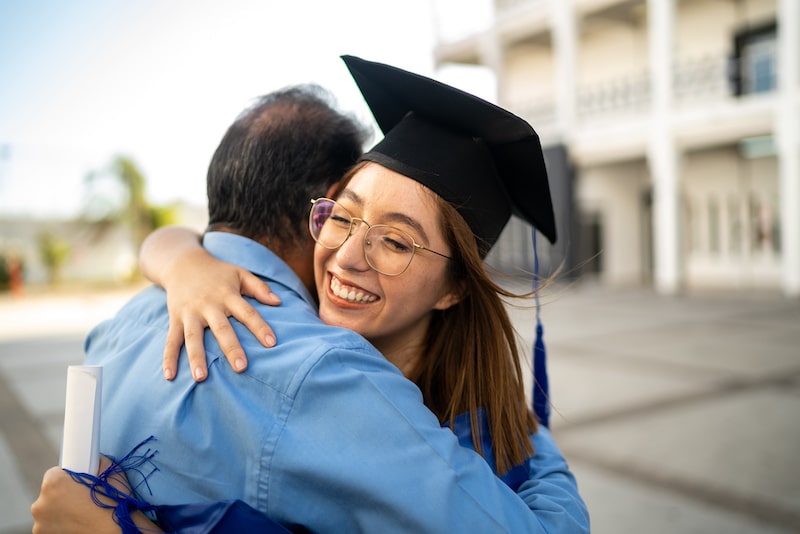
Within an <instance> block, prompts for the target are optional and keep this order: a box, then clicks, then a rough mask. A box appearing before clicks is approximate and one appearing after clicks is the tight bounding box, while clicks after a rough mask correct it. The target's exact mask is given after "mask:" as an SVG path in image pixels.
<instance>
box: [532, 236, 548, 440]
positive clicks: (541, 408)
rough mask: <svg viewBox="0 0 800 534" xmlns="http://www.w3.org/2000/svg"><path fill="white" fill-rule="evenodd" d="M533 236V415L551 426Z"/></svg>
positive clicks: (537, 257) (541, 422)
mask: <svg viewBox="0 0 800 534" xmlns="http://www.w3.org/2000/svg"><path fill="white" fill-rule="evenodd" d="M531 234H532V235H533V291H534V299H535V302H536V340H535V341H534V344H533V413H534V414H535V415H536V418H537V419H538V420H539V423H540V424H542V425H544V426H546V427H549V426H550V402H549V398H550V393H549V390H550V386H549V384H548V381H547V352H546V350H545V347H544V328H543V327H542V319H541V315H540V312H541V305H540V303H539V251H538V247H537V246H536V229H535V228H533V229H531Z"/></svg>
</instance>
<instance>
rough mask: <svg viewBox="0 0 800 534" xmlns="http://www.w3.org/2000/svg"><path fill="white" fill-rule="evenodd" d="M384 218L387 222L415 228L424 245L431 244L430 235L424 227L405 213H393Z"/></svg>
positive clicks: (385, 215)
mask: <svg viewBox="0 0 800 534" xmlns="http://www.w3.org/2000/svg"><path fill="white" fill-rule="evenodd" d="M383 218H385V219H386V220H387V221H390V222H395V223H398V222H399V223H404V224H406V225H408V226H410V227H411V228H413V229H414V230H415V231H416V232H417V233H418V234H419V238H420V239H421V240H422V241H423V242H424V243H429V242H430V240H429V239H428V234H426V233H425V230H424V229H423V228H422V225H421V224H420V223H418V222H417V221H416V219H414V218H412V217H409V216H408V215H406V214H405V213H400V212H396V211H391V212H389V213H386V214H384V216H383Z"/></svg>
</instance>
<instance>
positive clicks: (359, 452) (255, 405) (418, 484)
mask: <svg viewBox="0 0 800 534" xmlns="http://www.w3.org/2000/svg"><path fill="white" fill-rule="evenodd" d="M204 246H205V247H206V248H207V249H208V250H209V251H210V252H211V253H212V254H214V255H215V256H217V257H219V258H221V259H223V260H225V261H228V262H231V263H234V264H237V265H239V266H241V267H243V268H245V269H248V270H250V271H252V272H254V273H256V274H258V275H259V276H261V277H262V278H264V279H265V280H266V281H267V282H268V283H269V284H270V286H271V288H272V290H273V291H274V292H275V293H277V294H278V295H279V296H280V298H281V299H282V304H281V306H279V307H269V306H263V305H260V304H259V303H257V302H252V303H253V305H254V306H255V307H256V308H257V309H258V311H259V312H260V313H261V314H262V315H263V316H264V318H265V319H266V320H267V322H268V323H269V324H270V326H271V327H272V328H273V330H274V331H275V333H276V336H277V338H278V345H277V346H276V347H274V348H272V349H265V348H264V347H263V346H262V345H261V344H260V343H259V342H258V341H257V340H256V339H255V338H254V337H253V336H252V334H250V333H249V332H248V331H247V330H246V328H244V327H243V326H242V325H241V324H239V323H238V322H236V321H233V324H234V328H235V330H236V333H237V335H238V336H239V339H240V340H241V343H242V346H243V348H244V349H245V351H246V353H247V354H248V360H249V366H248V369H247V371H246V372H244V373H242V374H241V375H240V374H237V373H235V372H233V370H232V369H231V368H230V366H229V365H228V363H227V361H226V360H225V359H224V356H223V354H222V351H221V350H220V348H219V345H218V344H217V342H216V339H215V338H214V337H213V335H211V334H210V333H207V334H206V337H205V340H204V342H205V347H206V351H207V358H208V363H209V375H208V378H207V379H206V381H205V382H204V383H201V384H198V383H195V382H194V380H193V379H192V377H191V373H190V371H189V366H188V359H187V357H186V354H185V352H184V353H183V354H182V357H181V364H180V368H179V371H178V376H177V377H176V379H175V380H174V381H172V382H167V381H165V380H164V379H163V377H162V370H161V369H162V365H161V363H162V354H163V349H164V343H165V341H166V334H167V326H168V318H167V308H166V298H165V294H164V292H163V291H162V290H161V289H158V288H155V287H152V288H148V289H146V290H144V291H143V292H142V293H140V294H139V295H137V296H136V297H134V298H133V299H132V300H131V301H130V302H129V303H127V304H126V305H125V306H124V307H123V308H122V309H121V310H120V312H119V313H118V314H117V316H116V317H115V318H113V319H111V320H109V321H106V322H104V323H101V324H100V325H98V326H97V327H96V328H95V329H94V330H92V332H91V333H90V335H89V337H88V339H87V341H86V354H87V363H91V364H100V365H103V366H104V372H103V411H102V421H101V435H102V437H101V450H102V451H103V452H104V453H107V454H110V455H112V456H117V457H119V456H121V455H124V454H125V453H127V452H128V451H129V450H131V449H132V448H133V447H134V446H135V445H136V444H137V443H139V442H140V441H141V440H142V439H144V438H146V437H147V436H149V435H154V436H155V437H156V438H157V441H156V442H154V443H153V444H152V447H154V448H155V449H158V453H157V455H156V456H155V458H154V460H155V463H156V464H157V465H158V468H159V470H158V471H157V472H155V473H152V474H150V475H149V476H148V478H147V486H149V490H150V492H151V493H150V492H148V490H147V487H146V486H145V485H140V486H138V492H139V494H140V496H141V497H142V498H144V499H146V500H148V501H150V502H152V503H155V504H181V503H187V502H195V501H207V500H222V499H241V500H243V501H245V502H246V503H248V504H250V505H251V506H253V507H255V508H257V509H258V510H260V511H262V512H265V513H266V514H267V515H269V516H270V517H272V518H273V519H276V520H278V521H280V522H282V523H284V524H302V525H305V526H306V527H307V528H309V529H310V530H312V531H316V532H359V531H360V532H497V531H513V532H583V531H588V515H587V513H586V508H585V506H584V504H583V501H582V500H581V498H580V496H579V495H578V491H577V487H576V484H575V480H574V478H573V476H572V474H571V473H570V471H569V469H568V467H567V465H566V462H565V461H564V458H563V456H562V455H561V453H560V452H559V451H558V449H557V447H556V446H555V443H554V442H553V441H552V438H551V437H550V434H549V433H548V432H547V431H546V430H544V429H543V430H542V431H540V432H539V433H538V434H537V435H536V436H533V437H532V439H533V443H534V446H535V447H536V451H537V454H536V456H534V458H532V459H531V461H530V462H529V470H530V480H529V481H527V482H525V483H523V484H522V486H520V488H519V489H518V490H517V493H516V494H515V493H514V492H513V491H511V490H510V489H509V488H508V487H507V486H506V485H505V484H504V483H503V482H502V481H500V480H499V479H498V478H497V477H495V476H494V475H493V473H492V471H491V469H490V468H489V466H488V465H487V464H486V462H485V461H484V460H483V459H482V458H481V457H480V456H478V455H477V454H475V453H474V452H473V451H471V450H468V449H466V448H463V447H460V446H459V445H458V441H457V439H456V437H455V436H454V434H453V433H452V432H451V431H450V430H448V429H443V428H441V427H440V426H439V423H438V421H437V419H436V417H435V416H434V415H433V414H432V413H431V412H430V411H429V410H428V409H427V408H426V407H425V406H424V405H423V403H422V396H421V394H420V392H419V390H418V389H417V387H416V386H415V385H414V384H413V383H412V382H410V381H409V380H407V379H405V377H403V375H402V374H401V373H400V372H399V371H398V370H397V368H395V367H394V366H393V365H391V364H390V363H388V362H387V361H386V360H385V359H384V358H383V357H382V356H381V355H380V353H378V352H377V351H376V350H375V349H374V348H373V347H372V346H371V345H370V344H369V343H368V342H367V341H366V340H364V339H363V338H362V337H360V336H359V335H357V334H355V333H353V332H350V331H347V330H343V329H340V328H335V327H331V326H327V325H325V324H323V323H322V322H321V321H320V320H319V318H318V317H317V315H316V308H315V305H314V301H313V300H312V298H311V296H310V295H309V293H308V291H307V290H306V288H305V287H304V286H303V284H302V283H301V282H300V280H299V279H298V278H297V276H296V275H295V274H294V273H293V272H292V271H291V270H290V269H289V267H288V266H287V265H286V264H285V263H284V262H282V261H281V260H280V259H279V258H278V257H277V256H275V255H274V254H272V253H271V252H270V251H269V250H267V249H266V248H264V247H262V246H261V245H259V244H257V243H255V242H254V241H251V240H249V239H246V238H243V237H240V236H236V235H232V234H226V233H219V232H214V233H209V234H207V235H206V236H205V239H204ZM129 476H130V477H131V478H133V479H134V483H136V482H137V481H136V480H135V478H136V475H135V474H134V473H129Z"/></svg>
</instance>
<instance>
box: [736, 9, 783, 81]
mask: <svg viewBox="0 0 800 534" xmlns="http://www.w3.org/2000/svg"><path fill="white" fill-rule="evenodd" d="M776 33H777V24H776V23H775V22H772V23H770V24H766V25H764V26H759V27H754V28H748V29H746V30H743V31H740V32H738V33H737V34H736V35H735V36H734V40H733V47H734V57H733V61H732V62H731V82H732V85H733V91H734V93H735V94H736V95H747V94H753V93H765V92H768V91H774V90H775V88H776V87H777V63H778V58H777V41H776Z"/></svg>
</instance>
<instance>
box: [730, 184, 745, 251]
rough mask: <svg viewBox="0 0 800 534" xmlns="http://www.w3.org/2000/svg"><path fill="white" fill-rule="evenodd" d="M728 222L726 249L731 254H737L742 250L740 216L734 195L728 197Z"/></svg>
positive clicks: (736, 198) (737, 199)
mask: <svg viewBox="0 0 800 534" xmlns="http://www.w3.org/2000/svg"><path fill="white" fill-rule="evenodd" d="M728 224H729V230H728V250H729V251H730V253H731V255H733V256H738V255H739V254H740V253H741V251H742V217H741V214H740V212H739V198H738V197H736V196H731V197H730V198H729V199H728Z"/></svg>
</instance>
